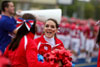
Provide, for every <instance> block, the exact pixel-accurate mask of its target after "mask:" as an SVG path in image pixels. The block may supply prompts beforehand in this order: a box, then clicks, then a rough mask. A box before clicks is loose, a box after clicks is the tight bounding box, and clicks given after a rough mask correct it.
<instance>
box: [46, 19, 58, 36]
mask: <svg viewBox="0 0 100 67" xmlns="http://www.w3.org/2000/svg"><path fill="white" fill-rule="evenodd" d="M57 30H58V29H57V28H56V24H55V23H54V21H52V20H48V21H46V23H45V27H44V34H45V36H46V37H47V38H52V37H53V36H55V34H56V32H57Z"/></svg>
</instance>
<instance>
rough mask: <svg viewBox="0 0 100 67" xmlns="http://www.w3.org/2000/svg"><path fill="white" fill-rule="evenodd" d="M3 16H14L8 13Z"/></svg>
mask: <svg viewBox="0 0 100 67" xmlns="http://www.w3.org/2000/svg"><path fill="white" fill-rule="evenodd" d="M3 15H5V16H9V17H10V16H12V15H11V14H9V13H8V12H3Z"/></svg>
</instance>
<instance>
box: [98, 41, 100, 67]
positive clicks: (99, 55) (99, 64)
mask: <svg viewBox="0 0 100 67" xmlns="http://www.w3.org/2000/svg"><path fill="white" fill-rule="evenodd" d="M97 67H100V43H99V52H98V61H97Z"/></svg>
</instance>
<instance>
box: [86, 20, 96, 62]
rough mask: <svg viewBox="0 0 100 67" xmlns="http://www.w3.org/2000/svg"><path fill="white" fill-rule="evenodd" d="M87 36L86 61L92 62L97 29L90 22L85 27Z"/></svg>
mask: <svg viewBox="0 0 100 67" xmlns="http://www.w3.org/2000/svg"><path fill="white" fill-rule="evenodd" d="M85 37H86V44H85V50H86V62H88V63H90V62H91V59H92V54H93V49H94V46H95V31H94V27H93V26H92V25H91V23H90V22H89V23H88V24H87V25H86V27H85Z"/></svg>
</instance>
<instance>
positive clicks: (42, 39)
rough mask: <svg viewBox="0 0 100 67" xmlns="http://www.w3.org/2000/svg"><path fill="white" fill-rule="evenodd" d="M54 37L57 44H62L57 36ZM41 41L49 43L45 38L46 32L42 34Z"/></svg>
mask: <svg viewBox="0 0 100 67" xmlns="http://www.w3.org/2000/svg"><path fill="white" fill-rule="evenodd" d="M54 39H55V46H57V45H60V44H61V42H59V39H58V38H57V37H54ZM41 43H42V44H48V42H47V41H46V40H45V38H44V34H43V35H41Z"/></svg>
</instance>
